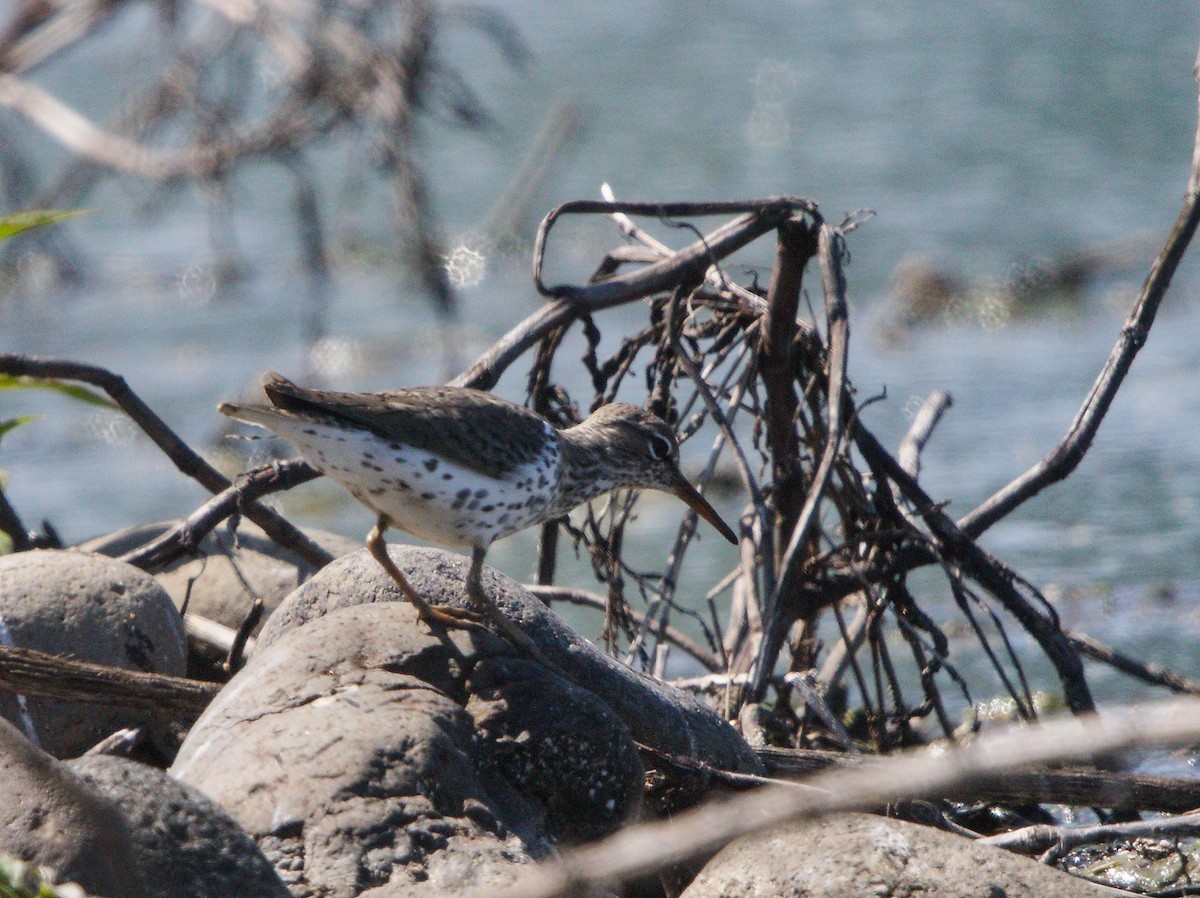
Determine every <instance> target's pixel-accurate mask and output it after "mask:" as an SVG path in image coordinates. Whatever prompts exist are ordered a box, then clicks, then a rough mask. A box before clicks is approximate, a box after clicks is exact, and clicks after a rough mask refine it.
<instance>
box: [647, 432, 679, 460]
mask: <svg viewBox="0 0 1200 898" xmlns="http://www.w3.org/2000/svg"><path fill="white" fill-rule="evenodd" d="M646 448H647V450H649V452H650V457H651V458H653V459H655V460H657V461H666V460H667V459H669V458H671V457H672V456H673V455H674V454H675V442H674V441H673V440H672V439H671V438H670V437H668V436H665V435H664V434H661V433H652V434H650V437H649V440H648V441H647V443H646Z"/></svg>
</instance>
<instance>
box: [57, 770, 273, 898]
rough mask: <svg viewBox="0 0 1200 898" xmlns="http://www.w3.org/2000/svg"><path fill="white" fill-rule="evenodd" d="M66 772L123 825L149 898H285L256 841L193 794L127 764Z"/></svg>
mask: <svg viewBox="0 0 1200 898" xmlns="http://www.w3.org/2000/svg"><path fill="white" fill-rule="evenodd" d="M68 766H69V767H70V769H71V771H72V772H73V773H74V774H75V775H76V776H78V777H79V778H80V779H81V780H82V781H83V782H84V783H86V784H87V785H88V786H90V787H91V788H92V789H93V790H94V791H95V792H96V793H97V794H99V795H101V796H103V797H104V798H106V799H108V800H109V801H110V802H111V803H112V804H113V805H114V806H115V807H116V808H117V810H118V812H119V813H120V815H121V816H122V817H123V818H124V820H125V823H126V826H127V828H128V830H129V832H130V834H131V835H130V843H131V853H132V855H133V861H134V864H135V865H136V869H137V870H138V871H139V872H140V874H141V879H142V882H143V884H144V886H145V890H146V896H147V898H291V895H290V893H289V892H288V890H287V887H286V886H285V885H284V884H283V880H281V879H280V878H279V876H278V874H276V873H275V870H274V868H273V867H272V866H271V864H270V863H269V862H268V861H267V859H266V858H265V857H264V856H263V853H262V852H261V851H260V850H259V848H258V846H257V845H256V844H255V843H254V840H253V839H251V838H250V837H249V836H248V835H246V833H245V832H244V831H243V830H242V829H241V827H239V826H238V825H237V824H236V823H235V822H234V821H233V818H231V817H230V816H229V814H227V813H226V812H225V811H224V809H222V808H221V807H220V806H219V805H217V804H216V803H215V802H213V801H211V800H209V799H208V798H206V797H205V796H204V795H202V794H201V793H200V792H198V791H197V790H195V789H192V788H190V787H189V786H186V785H184V784H183V783H181V782H179V781H178V780H176V779H174V778H172V777H171V776H169V775H168V774H167V773H165V772H163V771H162V770H159V769H157V768H155V767H148V766H147V765H145V764H139V763H137V762H136V761H131V760H128V759H126V758H115V757H108V756H105V755H92V756H87V757H83V758H78V759H76V760H74V761H70V762H68Z"/></svg>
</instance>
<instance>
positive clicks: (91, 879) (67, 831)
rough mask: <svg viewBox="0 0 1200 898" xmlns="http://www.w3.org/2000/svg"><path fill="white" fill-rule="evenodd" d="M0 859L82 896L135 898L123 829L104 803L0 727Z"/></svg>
mask: <svg viewBox="0 0 1200 898" xmlns="http://www.w3.org/2000/svg"><path fill="white" fill-rule="evenodd" d="M0 853H3V854H6V855H9V856H11V857H15V858H16V859H17V860H21V861H25V862H27V863H33V864H36V865H38V866H45V867H50V868H52V869H53V870H54V872H55V881H56V882H75V883H78V884H79V885H80V886H82V887H83V888H84V889H86V890H87V891H88V893H89V894H93V895H102V896H106V898H141V896H143V895H144V894H145V893H144V892H143V889H142V883H141V879H140V878H139V876H138V868H137V864H136V862H135V860H134V851H133V847H132V844H131V838H130V833H129V828H128V827H127V826H126V824H125V820H124V819H123V818H122V816H121V814H120V812H119V811H118V810H117V808H116V806H115V805H113V804H112V803H111V802H110V801H108V800H107V799H105V798H102V797H101V796H99V795H97V794H96V793H94V792H93V791H92V790H91V789H89V788H87V786H86V785H84V783H82V782H81V781H80V780H79V779H78V778H76V777H75V776H74V775H72V773H71V772H70V770H68V769H67V768H66V766H65V765H64V764H62V763H61V762H59V761H56V760H55V759H54V758H52V757H50V756H49V755H48V754H46V753H45V752H43V751H40V750H39V749H38V748H37V747H36V746H34V745H33V744H32V743H31V742H30V741H29V740H28V739H26V738H25V737H24V736H22V735H21V733H20V732H18V731H17V729H16V727H14V726H13V725H12V724H10V723H8V722H7V721H3V720H0Z"/></svg>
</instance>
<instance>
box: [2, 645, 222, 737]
mask: <svg viewBox="0 0 1200 898" xmlns="http://www.w3.org/2000/svg"><path fill="white" fill-rule="evenodd" d="M0 687H2V688H4V689H6V690H8V691H10V692H15V693H19V694H21V695H37V696H40V697H43V698H52V699H59V700H61V701H71V702H93V703H95V704H101V705H118V706H120V707H123V708H135V709H137V710H138V711H144V712H147V713H151V714H155V715H161V716H164V717H171V718H179V719H182V720H188V721H191V720H195V719H196V718H197V717H199V716H200V712H201V711H203V710H204V708H205V707H206V706H207V705H208V703H209V702H210V701H212V697H213V696H214V695H216V694H217V690H218V689H219V688H220V685H219V684H217V683H205V682H202V681H200V680H189V679H186V678H184V677H172V676H167V675H166V674H154V673H145V672H143V671H138V670H125V669H123V668H119V667H107V666H105V665H101V664H88V663H85V662H83V661H74V660H72V659H70V658H62V657H59V656H58V655H51V654H48V653H46V652H38V651H34V650H33V649H22V648H16V647H14V646H0Z"/></svg>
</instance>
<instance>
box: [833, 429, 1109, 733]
mask: <svg viewBox="0 0 1200 898" xmlns="http://www.w3.org/2000/svg"><path fill="white" fill-rule="evenodd" d="M854 439H855V444H856V445H857V446H858V449H859V451H860V452H861V453H862V454H863V455H864V456H865V457H869V458H870V459H871V461H872V463H873V464H876V465H878V466H879V468H880V470H882V471H883V472H884V473H886V475H887V477H888V479H890V480H891V481H892V482H893V483H894V484H896V486H897V488H898V489H899V490H900V492H901V494H903V496H904V497H905V498H906V499H907V500H908V501H909V502H911V503H912V504H913V506H914V507H915V508H916V510H917V513H918V514H919V515H920V516H921V518H922V520H923V521H924V522H925V525H926V526H927V527H928V528H929V529H930V531H931V533H932V534H933V536H934V538H935V539H936V540H937V542H938V544H939V546H940V547H941V549H942V551H944V552H945V553H947V555H948V556H949V557H950V558H953V559H954V561H955V562H956V563H957V564H959V565H960V566H961V567H962V569H963V570H964V571H965V572H966V573H968V574H969V575H970V576H971V577H972V578H973V579H974V580H976V581H977V582H978V583H979V584H980V585H982V586H983V587H984V588H985V589H987V590H988V591H989V592H990V593H992V595H994V596H995V597H996V598H997V599H999V600H1000V602H1001V603H1002V604H1003V605H1004V607H1005V608H1006V609H1007V610H1008V612H1009V613H1010V614H1012V615H1013V616H1014V617H1015V618H1016V619H1017V620H1018V621H1019V622H1020V623H1021V626H1023V627H1024V628H1025V630H1026V632H1028V633H1029V635H1030V636H1032V637H1033V638H1034V639H1035V640H1037V642H1038V644H1039V645H1040V646H1041V648H1042V651H1043V652H1045V653H1046V656H1047V658H1049V659H1050V662H1051V663H1052V664H1053V665H1054V668H1055V671H1056V672H1057V673H1058V677H1059V680H1060V681H1061V682H1062V684H1063V692H1064V696H1065V698H1066V701H1067V705H1068V707H1070V708H1071V709H1072V710H1074V711H1076V712H1084V711H1091V710H1094V708H1095V703H1094V701H1093V700H1092V694H1091V690H1090V689H1089V688H1088V684H1087V680H1086V679H1085V677H1084V673H1083V663H1082V662H1081V661H1080V659H1079V653H1078V652H1077V651H1076V650H1075V647H1074V646H1072V645H1071V643H1070V642H1069V641H1068V640H1067V638H1066V636H1065V635H1064V634H1063V632H1062V630H1061V629H1060V628H1059V625H1058V618H1057V617H1056V616H1055V615H1054V614H1053V612H1052V610H1050V609H1049V606H1047V609H1046V611H1045V612H1039V611H1038V610H1037V609H1035V608H1034V607H1033V606H1032V605H1031V604H1030V603H1029V602H1028V601H1027V600H1026V598H1025V597H1024V596H1022V595H1021V594H1020V593H1019V592H1018V591H1017V588H1016V586H1015V585H1014V581H1015V579H1016V578H1015V577H1014V575H1013V574H1012V572H1011V571H1009V570H1007V569H1006V568H1004V566H1003V565H1001V564H1000V563H999V562H998V561H996V560H995V559H994V558H992V557H991V556H990V555H988V553H987V552H985V551H984V550H983V549H981V548H980V547H979V546H978V545H976V544H975V542H974V540H972V539H970V538H969V537H968V536H966V535H965V534H964V533H963V532H962V531H960V530H959V529H958V527H957V526H956V525H955V523H954V522H953V521H952V520H951V519H950V517H949V516H948V515H947V514H946V513H945V512H944V511H942V510H941V509H940V508H939V507H938V506H937V504H936V503H935V502H934V501H933V500H932V499H931V498H930V497H929V494H928V493H926V492H925V491H924V490H923V489H922V488H921V487H920V485H919V484H918V483H917V482H916V481H915V480H914V479H913V478H912V477H910V476H909V475H908V473H907V472H905V471H904V469H903V468H901V467H900V463H899V462H897V461H896V460H895V459H894V458H892V456H891V455H889V454H888V452H887V450H886V449H884V448H883V446H881V445H880V444H879V441H878V440H876V439H875V437H874V436H873V435H872V434H871V433H870V432H869V431H868V430H866V429H865V428H863V427H857V428H855V430H854Z"/></svg>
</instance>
